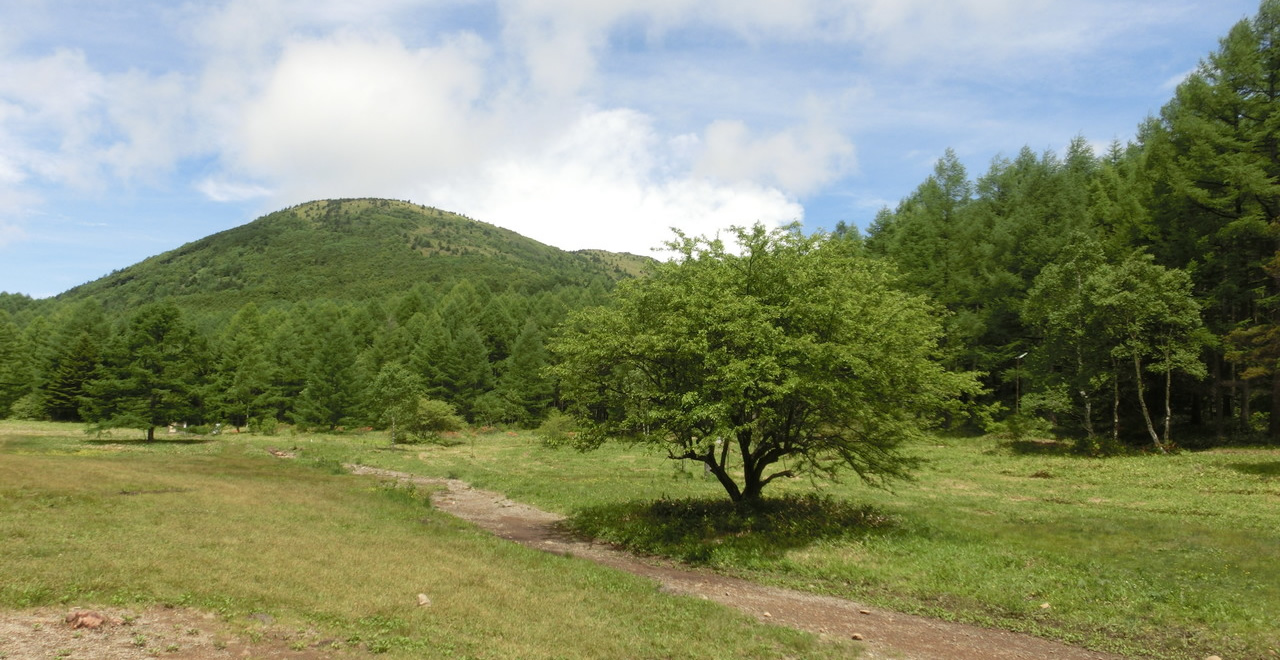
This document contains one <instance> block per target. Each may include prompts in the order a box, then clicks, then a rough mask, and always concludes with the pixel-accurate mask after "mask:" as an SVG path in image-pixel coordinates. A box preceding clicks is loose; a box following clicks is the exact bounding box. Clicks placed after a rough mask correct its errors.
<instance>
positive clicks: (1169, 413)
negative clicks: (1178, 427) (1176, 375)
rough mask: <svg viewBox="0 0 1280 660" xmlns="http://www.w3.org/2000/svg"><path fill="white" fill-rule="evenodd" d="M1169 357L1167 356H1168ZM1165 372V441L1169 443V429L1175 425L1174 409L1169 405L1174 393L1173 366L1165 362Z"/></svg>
mask: <svg viewBox="0 0 1280 660" xmlns="http://www.w3.org/2000/svg"><path fill="white" fill-rule="evenodd" d="M1166 357H1167V356H1166ZM1165 366H1166V369H1165V370H1164V441H1165V442H1166V443H1168V442H1169V427H1170V425H1171V424H1172V423H1173V408H1171V407H1170V405H1169V398H1170V392H1172V391H1173V366H1172V365H1170V364H1169V363H1168V361H1166V362H1165Z"/></svg>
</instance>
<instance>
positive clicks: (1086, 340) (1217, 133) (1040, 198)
mask: <svg viewBox="0 0 1280 660" xmlns="http://www.w3.org/2000/svg"><path fill="white" fill-rule="evenodd" d="M842 229H843V228H842ZM865 240H866V246H867V249H868V250H870V251H871V252H873V253H875V254H880V255H884V256H885V257H887V258H890V259H892V260H893V261H895V262H896V263H897V264H898V266H899V267H900V269H901V270H902V271H903V273H904V274H905V277H906V279H907V281H908V282H909V283H910V285H911V286H912V287H915V288H917V289H919V290H922V291H926V292H928V293H929V294H931V295H932V296H933V297H934V298H935V299H936V300H937V301H938V302H939V303H940V304H941V305H943V306H945V307H946V309H947V310H948V311H949V312H950V315H949V317H948V319H947V325H948V327H947V338H948V339H947V342H948V343H947V346H946V347H945V348H946V352H947V360H948V362H949V363H950V364H951V366H953V367H956V368H963V369H973V370H978V371H982V372H985V373H986V374H987V376H986V380H987V385H988V386H989V388H990V390H991V392H992V398H993V399H994V400H997V401H999V402H1001V403H1003V404H1004V407H1005V409H1006V410H1008V411H1010V412H1021V413H1023V414H1022V415H1020V416H1015V417H1014V418H1013V419H1012V420H1010V421H1011V422H1020V423H1032V422H1034V421H1035V420H1037V419H1040V420H1049V421H1050V422H1052V423H1054V424H1056V426H1057V427H1058V428H1059V429H1060V430H1066V431H1073V432H1076V433H1078V434H1079V435H1080V436H1081V437H1082V438H1085V439H1087V440H1088V441H1089V442H1091V443H1098V442H1102V441H1105V440H1107V439H1108V438H1110V439H1113V440H1123V439H1126V438H1130V439H1142V440H1143V441H1146V440H1150V441H1151V442H1152V443H1154V444H1155V445H1156V446H1158V447H1163V446H1164V445H1165V444H1166V442H1167V441H1168V438H1169V436H1170V434H1171V433H1178V432H1181V431H1175V429H1182V430H1185V431H1186V434H1185V437H1184V440H1185V441H1187V442H1221V441H1224V440H1227V439H1230V438H1240V437H1244V436H1250V435H1257V434H1265V435H1266V437H1268V438H1269V439H1270V440H1271V441H1273V442H1274V441H1280V369H1277V360H1278V359H1280V251H1278V247H1280V2H1277V1H1276V0H1266V1H1264V2H1263V3H1262V5H1261V8H1260V10H1259V13H1258V14H1257V16H1256V17H1254V18H1253V19H1251V20H1245V21H1241V22H1240V23H1239V24H1237V25H1236V26H1235V27H1234V28H1233V29H1232V30H1231V32H1230V34H1229V35H1228V36H1227V37H1225V38H1224V39H1223V40H1222V41H1221V44H1220V48H1219V49H1218V50H1217V51H1216V52H1214V53H1213V54H1211V55H1210V56H1209V57H1207V58H1206V59H1205V60H1204V61H1203V62H1202V63H1201V65H1200V67H1199V68H1198V69H1197V71H1196V72H1194V73H1193V74H1191V75H1190V77H1188V78H1187V79H1186V80H1185V81H1184V82H1183V83H1182V84H1181V85H1179V87H1178V88H1177V91H1176V93H1175V96H1174V98H1173V99H1172V100H1171V101H1169V103H1168V104H1167V105H1166V106H1164V108H1163V109H1162V110H1161V112H1160V114H1159V116H1157V117H1152V118H1149V119H1148V120H1147V121H1146V122H1145V123H1143V124H1142V125H1141V127H1140V130H1139V132H1138V137H1137V139H1136V140H1135V141H1133V142H1132V143H1130V144H1127V145H1122V144H1118V143H1117V144H1113V145H1111V147H1110V148H1109V149H1108V150H1107V152H1106V153H1104V154H1101V155H1098V154H1095V153H1093V151H1092V150H1091V149H1090V147H1089V146H1088V144H1087V143H1086V141H1085V140H1084V139H1077V140H1075V141H1073V142H1072V144H1071V145H1070V146H1069V147H1068V149H1067V151H1066V153H1065V154H1064V155H1062V156H1059V155H1057V154H1054V153H1044V154H1036V153H1035V152H1033V151H1031V150H1029V149H1024V150H1023V151H1022V152H1021V153H1019V154H1018V155H1017V157H1016V158H1013V159H1006V158H1001V159H997V160H996V161H994V162H993V163H992V164H991V167H990V169H989V170H988V171H987V172H986V173H985V174H983V175H981V176H979V177H977V178H976V179H974V178H971V177H970V175H969V173H968V172H967V171H966V170H965V168H964V167H963V165H961V163H960V162H959V160H958V159H957V158H956V155H955V154H954V153H953V152H951V151H948V152H947V154H946V155H945V156H944V157H943V158H942V159H941V160H940V161H939V162H938V164H937V166H936V168H935V170H934V173H933V175H932V176H930V177H929V178H928V179H927V180H925V182H924V183H922V184H921V185H920V186H919V188H918V189H917V190H916V191H915V192H914V193H913V194H911V195H910V196H909V197H907V198H906V199H904V200H903V201H902V202H901V203H900V204H899V205H898V206H897V208H896V209H893V210H888V209H886V210H884V211H882V212H881V214H880V215H879V216H878V217H877V219H876V221H875V223H874V224H873V225H872V227H871V228H870V229H869V232H868V236H867V237H866V239H865Z"/></svg>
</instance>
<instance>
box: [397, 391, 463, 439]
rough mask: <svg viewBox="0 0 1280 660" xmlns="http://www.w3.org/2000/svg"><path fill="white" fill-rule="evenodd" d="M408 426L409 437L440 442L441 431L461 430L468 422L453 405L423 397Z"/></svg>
mask: <svg viewBox="0 0 1280 660" xmlns="http://www.w3.org/2000/svg"><path fill="white" fill-rule="evenodd" d="M407 426H408V431H409V437H411V438H413V439H415V440H418V441H425V442H439V440H440V434H441V433H447V432H450V431H461V430H462V429H463V428H464V427H465V426H466V423H465V422H463V420H462V418H461V417H459V416H458V411H457V410H456V409H454V407H453V406H452V405H450V404H448V403H446V402H444V401H440V400H438V399H428V398H426V397H422V398H420V399H418V409H417V411H415V413H414V416H413V419H411V420H410V421H409V424H408V425H407Z"/></svg>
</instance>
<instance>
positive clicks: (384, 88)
mask: <svg viewBox="0 0 1280 660" xmlns="http://www.w3.org/2000/svg"><path fill="white" fill-rule="evenodd" d="M484 59H485V48H484V46H483V44H482V43H481V42H480V41H479V40H478V39H476V38H474V37H471V36H469V35H461V36H459V37H457V38H454V39H452V40H451V41H449V42H448V43H445V44H442V45H440V46H438V47H435V48H421V49H409V48H407V47H405V46H404V45H403V44H401V43H400V42H399V41H397V40H394V39H389V38H379V39H376V40H369V39H366V38H362V37H356V36H338V37H336V38H331V39H325V40H311V41H301V42H297V43H293V44H291V45H289V47H287V48H286V49H285V51H284V54H283V56H282V57H281V59H280V61H279V63H278V64H277V65H276V66H275V68H274V70H273V71H272V74H271V76H270V77H269V79H268V81H267V83H266V85H265V86H264V89H263V90H262V91H261V93H260V95H258V96H257V97H256V98H254V99H253V100H252V101H250V102H249V103H247V104H246V105H245V106H244V109H243V112H244V119H243V123H242V125H241V126H240V129H239V144H238V145H237V147H236V153H235V154H234V158H235V159H236V164H237V165H240V166H242V167H244V168H245V169H246V171H247V172H248V173H249V174H251V175H253V176H256V177H259V178H262V179H264V180H268V181H271V182H273V183H277V184H278V185H279V186H281V187H282V188H284V189H285V190H286V191H287V194H290V195H293V196H297V195H320V196H340V195H345V194H366V195H368V194H392V193H394V192H395V191H397V190H403V189H404V188H405V187H406V186H410V185H412V184H413V183H415V182H416V181H418V180H420V179H421V178H422V177H427V176H435V175H440V174H442V173H445V172H449V171H451V170H454V169H456V168H459V167H466V166H468V165H470V164H472V163H473V162H474V160H475V159H476V157H477V155H478V154H483V153H485V152H486V151H488V149H489V147H488V144H489V143H490V142H491V141H492V140H496V139H499V138H500V137H501V127H499V126H494V125H492V124H491V122H489V121H488V119H487V118H486V116H485V115H486V113H485V111H484V110H483V109H481V108H479V107H478V105H477V104H478V101H479V100H480V94H481V92H482V90H483V85H484V68H483V65H484Z"/></svg>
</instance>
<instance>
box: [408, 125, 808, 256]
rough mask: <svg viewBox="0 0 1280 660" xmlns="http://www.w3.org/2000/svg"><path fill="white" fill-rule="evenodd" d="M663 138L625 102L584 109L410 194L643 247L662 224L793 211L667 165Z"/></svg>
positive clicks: (773, 199) (539, 230) (505, 221)
mask: <svg viewBox="0 0 1280 660" xmlns="http://www.w3.org/2000/svg"><path fill="white" fill-rule="evenodd" d="M670 142H671V141H664V140H663V139H662V138H661V137H660V136H658V135H657V134H656V133H655V132H654V131H653V129H652V127H651V125H650V121H649V119H648V118H647V117H645V116H643V115H641V114H639V113H636V112H634V111H628V110H608V111H587V112H584V113H583V114H582V115H581V117H580V118H579V120H578V121H577V122H576V123H575V124H574V125H573V126H571V127H570V129H569V130H568V131H566V132H565V133H564V134H563V135H561V136H559V137H558V138H557V139H555V140H553V141H551V142H550V143H549V144H548V145H547V147H546V149H545V150H544V151H542V152H541V153H536V154H524V155H512V156H509V157H506V158H501V159H495V161H494V162H492V163H490V164H489V165H487V166H486V167H484V168H483V170H482V172H481V173H480V175H479V176H476V177H471V178H468V179H466V180H461V181H455V182H453V183H452V184H449V185H440V186H437V187H434V188H426V189H423V190H422V191H421V193H420V195H421V196H418V195H415V196H414V198H415V199H425V201H427V202H428V203H430V204H433V205H436V206H440V207H443V208H448V209H454V210H458V211H460V212H463V213H466V214H468V215H470V216H471V217H474V218H478V219H482V220H485V221H487V222H492V223H494V224H498V225H501V226H503V227H507V228H510V229H512V230H514V231H517V232H519V233H521V234H524V235H526V236H529V237H531V238H534V239H537V240H540V241H543V242H545V243H549V244H552V245H556V246H559V247H562V248H566V249H581V248H603V249H611V250H619V251H631V252H648V251H650V250H652V249H655V248H660V247H661V244H662V243H663V242H664V241H666V240H668V239H669V238H671V232H670V228H671V227H679V228H680V229H682V230H684V231H686V232H688V233H691V234H709V233H714V232H715V231H716V230H717V229H721V228H724V227H728V226H730V225H735V224H736V225H744V224H751V223H753V222H756V221H760V222H765V223H767V224H780V223H783V222H788V221H791V220H798V219H800V218H801V217H802V215H803V209H802V208H801V207H800V205H799V204H797V203H795V202H794V201H793V200H791V199H789V198H788V197H787V196H786V195H784V194H783V193H782V192H780V191H779V190H777V189H773V188H767V187H764V186H760V185H758V184H753V183H749V182H735V183H731V184H726V183H717V182H714V181H711V180H709V179H706V178H704V177H700V176H696V175H693V174H688V173H686V174H679V173H677V172H678V171H679V170H680V169H681V167H682V166H681V164H680V163H678V162H672V160H671V158H672V154H676V153H679V151H680V149H679V146H678V145H676V146H675V147H674V148H673V147H672V145H671V144H670ZM675 142H679V139H676V140H675ZM685 170H686V172H687V167H686V168H685Z"/></svg>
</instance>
